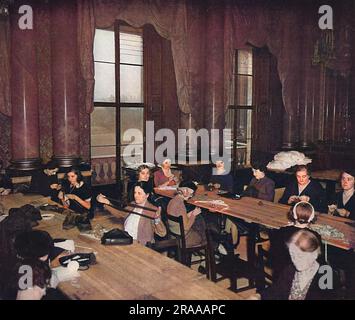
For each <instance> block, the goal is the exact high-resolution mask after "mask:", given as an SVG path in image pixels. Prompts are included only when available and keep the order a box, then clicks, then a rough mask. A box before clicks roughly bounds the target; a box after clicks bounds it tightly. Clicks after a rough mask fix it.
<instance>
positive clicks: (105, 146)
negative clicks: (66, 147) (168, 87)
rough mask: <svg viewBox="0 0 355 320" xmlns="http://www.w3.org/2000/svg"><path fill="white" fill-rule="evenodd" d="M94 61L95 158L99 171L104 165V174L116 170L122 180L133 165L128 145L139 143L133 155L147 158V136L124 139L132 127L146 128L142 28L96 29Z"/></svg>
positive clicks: (93, 154) (94, 161) (92, 151)
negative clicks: (124, 170)
mask: <svg viewBox="0 0 355 320" xmlns="http://www.w3.org/2000/svg"><path fill="white" fill-rule="evenodd" d="M94 61H95V90H94V111H93V113H92V115H91V159H92V162H93V163H96V164H97V167H98V170H101V169H100V168H99V167H100V166H102V167H103V169H102V170H101V171H104V172H103V173H102V172H101V175H106V174H109V173H111V174H112V172H113V171H114V172H115V174H114V175H115V176H116V177H117V178H118V179H120V178H121V174H122V166H124V165H129V164H130V163H129V162H128V163H127V162H125V161H124V159H126V157H124V155H126V156H127V154H124V152H125V147H126V146H127V145H128V144H134V146H135V148H134V149H133V153H134V154H131V153H130V154H129V156H135V159H136V161H143V150H144V148H143V138H138V139H125V138H124V133H125V132H126V131H127V130H128V129H138V130H140V131H141V132H142V133H143V131H144V103H143V100H144V99H143V37H142V31H141V30H140V29H134V28H130V27H128V26H121V25H116V26H115V28H114V29H112V30H102V29H96V32H95V40H94ZM131 150H132V148H131ZM107 168H109V169H107ZM94 169H95V168H94ZM97 174H98V173H97Z"/></svg>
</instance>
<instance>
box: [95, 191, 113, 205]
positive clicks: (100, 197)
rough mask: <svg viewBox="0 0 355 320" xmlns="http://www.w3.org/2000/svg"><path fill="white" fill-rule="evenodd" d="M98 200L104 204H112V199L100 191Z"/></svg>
mask: <svg viewBox="0 0 355 320" xmlns="http://www.w3.org/2000/svg"><path fill="white" fill-rule="evenodd" d="M96 200H97V202H100V203H102V204H107V205H110V203H111V202H110V200H108V199H107V198H106V196H104V195H103V194H102V193H100V194H99V195H98V196H97V197H96Z"/></svg>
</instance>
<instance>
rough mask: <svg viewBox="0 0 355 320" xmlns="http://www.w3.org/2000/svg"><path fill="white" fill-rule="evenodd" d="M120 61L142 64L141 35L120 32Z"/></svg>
mask: <svg viewBox="0 0 355 320" xmlns="http://www.w3.org/2000/svg"><path fill="white" fill-rule="evenodd" d="M120 63H129V64H139V65H143V37H142V36H140V35H136V34H131V33H124V32H120Z"/></svg>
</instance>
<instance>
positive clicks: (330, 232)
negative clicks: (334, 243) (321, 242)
mask: <svg viewBox="0 0 355 320" xmlns="http://www.w3.org/2000/svg"><path fill="white" fill-rule="evenodd" d="M310 228H311V229H312V230H313V231H316V232H317V233H319V234H320V235H321V236H322V237H324V238H328V239H329V238H332V239H338V240H343V241H345V240H346V239H345V235H344V233H342V232H341V231H339V230H338V229H336V228H334V227H331V226H329V225H321V224H314V225H311V226H310Z"/></svg>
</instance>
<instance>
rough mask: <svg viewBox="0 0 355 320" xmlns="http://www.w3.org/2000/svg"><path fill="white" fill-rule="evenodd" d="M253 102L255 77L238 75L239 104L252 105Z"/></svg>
mask: <svg viewBox="0 0 355 320" xmlns="http://www.w3.org/2000/svg"><path fill="white" fill-rule="evenodd" d="M252 104H253V78H252V77H251V76H237V105H238V106H251V105H252Z"/></svg>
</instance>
